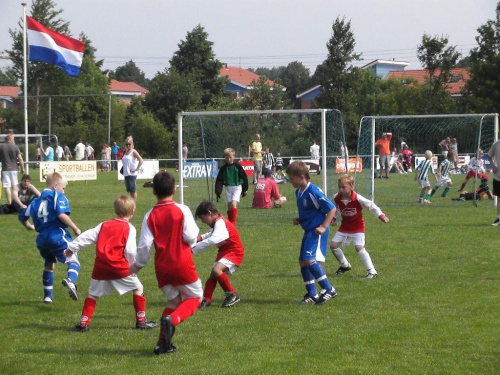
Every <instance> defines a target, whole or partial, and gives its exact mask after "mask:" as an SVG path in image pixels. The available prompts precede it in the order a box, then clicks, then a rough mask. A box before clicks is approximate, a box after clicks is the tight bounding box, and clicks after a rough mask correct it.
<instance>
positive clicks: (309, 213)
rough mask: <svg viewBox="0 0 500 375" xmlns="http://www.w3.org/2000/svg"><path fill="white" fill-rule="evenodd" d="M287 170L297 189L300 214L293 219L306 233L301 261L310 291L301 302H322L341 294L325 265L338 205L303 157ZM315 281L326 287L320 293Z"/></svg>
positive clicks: (319, 303)
mask: <svg viewBox="0 0 500 375" xmlns="http://www.w3.org/2000/svg"><path fill="white" fill-rule="evenodd" d="M286 173H287V174H288V177H289V178H290V183H291V184H292V185H293V187H294V188H296V189H297V190H296V191H295V195H296V198H297V207H298V209H299V217H298V218H294V219H293V224H294V225H299V224H300V225H301V226H302V228H303V229H304V237H303V238H302V245H301V248H300V255H299V265H300V272H301V274H302V279H303V280H304V285H305V287H306V290H307V293H306V295H305V296H304V298H303V299H302V301H301V303H312V302H314V303H315V304H317V305H321V304H323V303H325V302H326V301H328V300H329V299H331V298H334V297H336V296H337V291H336V290H335V288H334V287H333V286H332V285H331V284H330V282H329V281H328V277H327V276H326V273H325V270H324V269H323V266H322V265H321V263H322V262H324V261H325V257H326V254H327V246H328V234H329V233H330V223H331V221H332V219H333V218H334V217H335V212H336V208H335V205H334V204H333V203H332V201H331V200H329V199H328V198H327V197H326V195H325V194H324V193H323V192H322V191H321V189H320V188H318V187H317V186H316V185H314V184H312V183H311V182H310V179H311V178H310V175H309V169H308V168H307V165H306V164H304V163H303V162H301V161H294V162H293V163H291V164H289V165H288V167H287V169H286ZM315 281H317V282H318V284H319V285H320V286H321V288H322V289H323V290H322V291H321V293H320V294H319V296H318V294H317V292H316V284H315Z"/></svg>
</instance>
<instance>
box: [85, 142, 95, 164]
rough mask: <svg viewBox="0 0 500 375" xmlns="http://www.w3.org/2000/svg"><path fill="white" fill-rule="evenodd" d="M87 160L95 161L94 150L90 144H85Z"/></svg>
mask: <svg viewBox="0 0 500 375" xmlns="http://www.w3.org/2000/svg"><path fill="white" fill-rule="evenodd" d="M85 159H86V160H94V148H93V147H92V146H91V145H90V143H89V142H85Z"/></svg>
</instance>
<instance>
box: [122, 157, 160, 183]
mask: <svg viewBox="0 0 500 375" xmlns="http://www.w3.org/2000/svg"><path fill="white" fill-rule="evenodd" d="M122 167H123V163H122V161H121V160H118V172H117V173H118V181H123V180H125V177H123V175H122V174H121V173H120V170H121V169H122ZM159 171H160V163H159V162H158V160H144V161H143V162H142V165H141V169H139V171H138V173H137V179H138V180H152V179H153V177H154V176H155V174H157V173H158V172H159Z"/></svg>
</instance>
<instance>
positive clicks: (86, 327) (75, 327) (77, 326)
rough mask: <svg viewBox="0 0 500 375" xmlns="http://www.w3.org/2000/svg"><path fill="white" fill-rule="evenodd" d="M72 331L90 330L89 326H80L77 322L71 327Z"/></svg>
mask: <svg viewBox="0 0 500 375" xmlns="http://www.w3.org/2000/svg"><path fill="white" fill-rule="evenodd" d="M71 330H72V331H73V332H88V331H90V326H89V325H87V326H82V325H81V324H80V323H78V324H77V325H76V326H74V327H73V328H72V329H71Z"/></svg>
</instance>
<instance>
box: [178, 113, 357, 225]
mask: <svg viewBox="0 0 500 375" xmlns="http://www.w3.org/2000/svg"><path fill="white" fill-rule="evenodd" d="M257 133H258V134H260V136H261V143H262V147H263V149H265V148H269V151H270V152H271V153H272V154H273V155H274V159H275V161H276V159H277V158H278V157H280V158H282V159H283V173H284V170H285V169H286V167H287V166H288V164H289V163H290V162H292V161H293V160H297V159H301V160H303V161H304V162H305V163H306V164H308V165H309V166H310V171H311V172H312V173H313V174H312V180H313V182H314V183H315V184H317V185H318V186H320V187H321V188H322V189H323V190H324V191H325V193H327V194H329V195H331V194H330V191H329V190H330V188H331V186H332V181H333V179H334V176H335V171H336V168H338V165H339V163H342V160H341V159H342V152H341V145H342V144H345V135H344V127H343V122H342V115H341V113H340V112H339V111H337V110H331V109H309V110H263V111H211V112H182V113H180V114H179V115H178V152H179V160H178V166H179V168H178V170H179V178H178V185H179V189H178V193H177V194H178V199H179V200H180V201H181V202H183V203H184V204H187V205H188V206H190V207H191V208H192V209H194V208H196V206H197V205H198V204H199V203H200V201H201V200H203V199H207V200H210V201H212V202H214V203H215V199H216V198H215V196H214V188H215V179H216V176H217V172H218V169H219V167H220V166H221V165H222V163H224V155H223V151H224V149H225V148H228V147H230V148H233V149H234V150H235V152H236V160H237V161H239V162H240V164H242V166H243V168H244V169H245V171H246V174H247V176H248V179H249V190H248V196H247V197H245V198H242V199H241V202H240V205H239V207H241V208H242V209H244V210H246V209H248V211H246V212H245V215H243V216H241V215H240V217H246V218H247V219H248V218H252V217H253V218H254V219H255V220H259V216H261V217H262V215H263V214H264V212H263V210H255V209H251V206H252V199H253V190H254V187H253V185H252V173H253V161H252V154H251V152H250V145H251V144H252V142H253V141H254V140H255V135H256V134H257ZM313 140H315V141H316V143H317V144H318V145H319V146H320V148H321V149H320V155H321V157H320V160H311V155H310V153H309V151H310V146H311V145H312V141H313ZM184 145H186V147H187V148H188V155H187V159H185V160H183V157H182V155H183V146H184ZM344 162H345V163H346V162H347V160H344ZM278 186H279V189H280V193H281V195H284V196H287V197H290V198H292V195H293V191H294V189H293V187H291V184H290V183H283V184H279V185H278ZM223 194H224V193H223ZM221 198H222V199H221V200H220V202H218V203H217V205H218V208H219V209H220V212H223V213H225V212H226V209H225V208H224V207H225V206H226V203H225V201H224V196H222V197H221ZM293 201H294V199H293ZM290 206H292V207H293V206H294V203H292V202H289V203H287V204H286V205H283V207H282V208H281V209H279V210H278V209H273V210H265V211H272V213H271V212H266V213H265V215H267V216H270V217H275V218H277V217H281V216H286V217H287V218H289V217H290V214H289V213H286V215H285V211H288V208H289V207H290ZM293 209H294V210H296V207H293ZM239 220H240V219H239ZM243 220H245V219H243Z"/></svg>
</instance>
